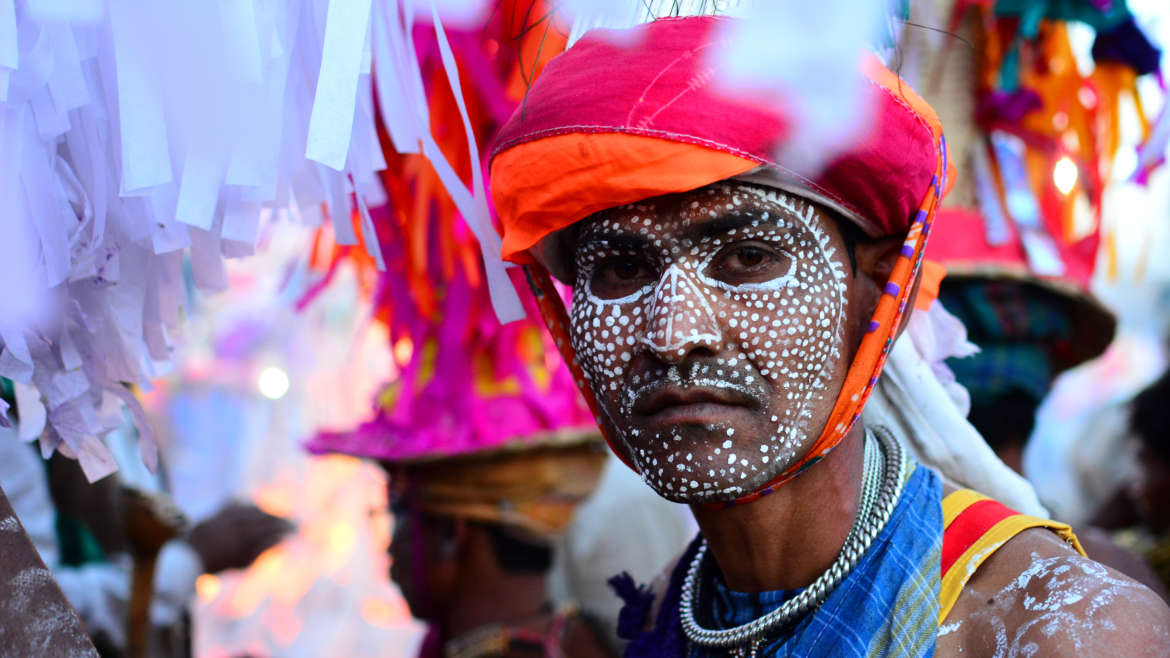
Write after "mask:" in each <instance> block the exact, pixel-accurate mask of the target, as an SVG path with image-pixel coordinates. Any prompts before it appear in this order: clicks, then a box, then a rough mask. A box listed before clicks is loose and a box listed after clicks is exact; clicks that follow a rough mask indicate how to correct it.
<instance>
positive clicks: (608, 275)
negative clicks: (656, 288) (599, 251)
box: [589, 256, 654, 299]
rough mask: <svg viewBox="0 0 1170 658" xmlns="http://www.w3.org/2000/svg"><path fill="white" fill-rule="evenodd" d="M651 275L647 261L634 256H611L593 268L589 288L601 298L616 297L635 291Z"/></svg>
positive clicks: (648, 279)
mask: <svg viewBox="0 0 1170 658" xmlns="http://www.w3.org/2000/svg"><path fill="white" fill-rule="evenodd" d="M653 277H654V272H653V270H652V269H651V267H650V264H649V263H646V262H645V261H643V260H641V259H639V258H637V257H635V256H619V257H613V258H610V259H607V260H604V261H602V262H600V263H598V264H597V266H596V267H594V268H593V276H592V277H591V279H590V282H589V288H590V290H592V292H593V294H594V295H597V296H598V297H600V298H602V299H616V298H618V297H624V296H626V295H629V294H632V293H634V292H637V291H638V290H639V289H641V288H642V287H644V286H646V285H647V284H648V283H649V282H651V281H652V280H653Z"/></svg>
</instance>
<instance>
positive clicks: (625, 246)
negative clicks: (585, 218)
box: [578, 230, 650, 251]
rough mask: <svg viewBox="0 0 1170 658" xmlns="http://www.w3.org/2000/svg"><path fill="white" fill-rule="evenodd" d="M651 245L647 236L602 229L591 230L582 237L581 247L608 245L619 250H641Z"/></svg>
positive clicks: (589, 247)
mask: <svg viewBox="0 0 1170 658" xmlns="http://www.w3.org/2000/svg"><path fill="white" fill-rule="evenodd" d="M648 246H650V241H649V240H647V239H646V236H644V235H639V234H637V233H625V232H621V231H611V230H601V231H590V232H589V233H587V234H586V235H585V236H584V237H583V238H582V239H581V242H580V244H579V246H578V248H579V249H597V248H600V247H606V248H609V249H616V250H618V251H639V250H642V249H645V248H647V247H648Z"/></svg>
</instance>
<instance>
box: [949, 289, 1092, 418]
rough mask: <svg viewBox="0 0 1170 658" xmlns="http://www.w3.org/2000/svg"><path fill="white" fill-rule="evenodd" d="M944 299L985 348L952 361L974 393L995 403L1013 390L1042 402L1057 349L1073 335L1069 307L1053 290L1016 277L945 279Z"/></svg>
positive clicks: (974, 396) (958, 375) (975, 399)
mask: <svg viewBox="0 0 1170 658" xmlns="http://www.w3.org/2000/svg"><path fill="white" fill-rule="evenodd" d="M939 301H941V302H942V304H943V306H945V307H946V309H947V310H948V311H950V312H951V313H952V314H954V315H955V317H957V318H958V319H959V320H960V321H961V322H962V323H963V325H964V326H966V327H967V337H968V338H969V339H970V340H971V342H973V343H975V344H976V345H978V346H979V348H980V350H981V351H980V352H979V353H978V354H975V355H973V356H969V357H965V358H961V359H949V360H948V361H947V365H948V366H949V367H950V369H951V371H952V372H954V373H955V378H956V379H957V380H958V381H959V383H960V384H962V385H963V386H964V387H966V388H967V391H968V392H969V393H970V394H971V402H972V403H974V404H976V405H978V404H980V403H991V402H993V401H995V400H996V399H997V398H999V397H1000V396H1001V395H1003V394H1006V393H1009V392H1011V391H1013V390H1019V391H1023V392H1025V393H1027V394H1029V395H1030V396H1032V397H1033V398H1035V399H1036V401H1037V402H1039V401H1040V400H1042V399H1043V398H1044V396H1045V395H1047V394H1048V390H1049V389H1050V388H1051V387H1052V380H1053V378H1055V376H1056V372H1055V369H1054V367H1053V360H1052V354H1053V352H1052V350H1054V349H1059V348H1061V346H1062V345H1063V346H1065V348H1067V344H1068V343H1069V341H1071V340H1073V331H1072V324H1071V323H1070V321H1069V318H1068V316H1067V314H1066V312H1065V311H1064V310H1063V309H1062V308H1061V307H1060V305H1059V304H1058V303H1056V302H1054V301H1053V298H1052V297H1051V296H1050V295H1043V294H1038V293H1036V292H1035V291H1034V290H1033V289H1031V288H1029V287H1026V286H1022V285H1019V284H1017V283H1013V282H1011V281H987V280H978V281H964V282H950V283H948V282H944V284H943V288H942V290H941V291H940V294H939Z"/></svg>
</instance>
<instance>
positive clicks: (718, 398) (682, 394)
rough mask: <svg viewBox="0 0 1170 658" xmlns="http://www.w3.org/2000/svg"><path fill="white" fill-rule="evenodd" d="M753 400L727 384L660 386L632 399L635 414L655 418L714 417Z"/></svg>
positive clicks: (666, 419) (649, 418) (667, 419)
mask: <svg viewBox="0 0 1170 658" xmlns="http://www.w3.org/2000/svg"><path fill="white" fill-rule="evenodd" d="M754 402H755V400H754V399H752V398H751V397H750V396H748V395H747V394H745V393H743V392H741V391H737V390H735V389H730V388H721V387H709V386H701V387H689V388H682V387H677V386H663V387H661V388H657V389H655V390H654V391H653V392H651V393H649V394H647V395H643V396H641V397H640V398H638V400H637V401H636V402H635V403H634V406H633V408H632V409H631V411H633V413H634V415H635V416H641V417H643V418H646V419H648V420H650V421H657V422H676V423H677V422H684V421H687V420H697V421H702V420H704V419H711V420H715V417H717V416H722V415H726V414H727V413H729V412H734V411H736V410H737V409H743V408H745V407H751V406H753V404H754Z"/></svg>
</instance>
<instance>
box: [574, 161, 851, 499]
mask: <svg viewBox="0 0 1170 658" xmlns="http://www.w3.org/2000/svg"><path fill="white" fill-rule="evenodd" d="M832 221H833V220H832V219H831V218H830V217H829V216H828V215H827V214H825V213H823V212H822V211H820V210H818V209H817V208H816V207H815V206H813V205H811V204H810V203H808V202H807V201H805V200H803V199H800V198H797V197H793V196H789V195H787V194H784V193H782V192H779V191H777V190H772V189H768V188H759V187H754V186H749V185H743V184H729V183H721V184H717V185H713V186H709V187H706V188H702V189H700V190H696V191H693V192H689V193H686V194H681V195H673V196H670V197H661V198H658V199H651V200H648V201H645V202H642V203H639V204H635V205H631V206H626V207H622V208H614V209H611V210H608V211H605V212H603V213H599V214H598V215H595V216H594V217H592V218H590V219H588V220H586V221H585V223H584V225H583V227H582V229H581V233H580V235H579V240H578V247H577V251H576V268H577V278H576V282H575V286H574V290H575V293H574V295H573V308H572V328H571V333H572V340H573V347H574V349H575V350H576V352H577V357H578V360H579V362H580V364H581V366H582V369H583V370H584V373H585V376H586V379H587V380H588V381H589V384H590V386H591V388H592V390H593V391H594V393H595V395H596V397H597V400H598V404H599V406H600V409H601V412H602V413H601V415H602V422H603V423H605V424H606V426H607V427H606V429H607V431H609V432H610V435H611V436H613V437H614V438H615V439H617V440H618V441H619V443H620V444H621V445H622V446H624V448H625V449H626V450H627V452H628V456H629V457H630V458H631V459H632V460H633V462H634V463H635V465H636V466H637V467H638V469H639V471H640V472H641V473H642V476H643V478H644V479H645V480H646V482H647V483H648V484H649V485H650V486H651V487H653V488H654V489H655V490H656V491H657V492H658V493H659V494H660V495H662V496H664V497H666V498H669V499H671V500H676V501H680V502H709V501H718V500H729V499H733V498H736V497H739V496H742V495H744V494H747V493H750V492H751V491H754V490H755V489H756V488H758V487H760V486H762V485H763V484H764V483H766V482H767V481H768V480H770V479H772V478H773V477H775V475H777V474H778V473H780V472H781V471H783V470H784V469H785V468H787V467H788V466H790V465H791V464H793V463H794V462H795V461H796V460H797V459H799V458H800V457H801V456H803V454H804V451H805V449H806V448H807V447H808V445H809V444H810V443H811V442H812V440H813V439H815V438H816V437H815V436H814V433H816V432H819V431H820V429H821V426H823V423H824V418H814V417H813V409H814V407H815V406H816V403H818V402H820V401H821V400H824V399H825V398H826V395H827V393H828V392H829V391H828V388H829V385H830V383H831V382H830V380H831V378H832V375H833V373H834V372H835V369H836V367H837V365H838V364H839V362H840V359H841V353H840V350H839V347H840V344H841V342H842V340H843V338H842V331H843V327H844V323H845V307H846V272H847V271H848V269H847V268H848V264H847V263H848V257H847V255H846V254H844V253H842V252H843V250H842V249H840V248H838V247H837V246H836V245H837V244H839V238H838V239H837V240H838V242H834V239H833V238H832V237H831V236H830V233H829V231H828V230H827V228H826V227H827V226H828V225H830V224H831V222H832ZM676 455H677V458H675V456H676ZM667 464H669V465H670V466H671V467H670V468H665V467H664V466H665V465H667Z"/></svg>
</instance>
